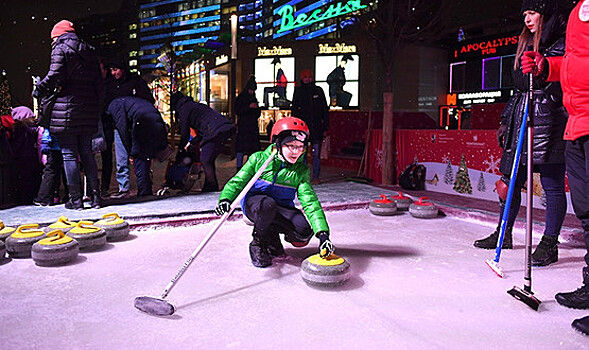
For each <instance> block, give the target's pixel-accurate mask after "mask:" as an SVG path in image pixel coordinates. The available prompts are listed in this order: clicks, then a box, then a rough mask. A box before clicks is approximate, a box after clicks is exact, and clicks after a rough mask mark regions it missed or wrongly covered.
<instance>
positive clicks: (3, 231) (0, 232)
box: [0, 221, 14, 241]
mask: <svg viewBox="0 0 589 350" xmlns="http://www.w3.org/2000/svg"><path fill="white" fill-rule="evenodd" d="M13 233H14V227H6V226H4V222H3V221H0V241H5V240H6V238H8V236H10V235H11V234H13Z"/></svg>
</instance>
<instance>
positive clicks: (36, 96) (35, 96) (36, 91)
mask: <svg viewBox="0 0 589 350" xmlns="http://www.w3.org/2000/svg"><path fill="white" fill-rule="evenodd" d="M41 97H42V96H41V91H39V89H35V90H33V98H36V99H39V98H41Z"/></svg>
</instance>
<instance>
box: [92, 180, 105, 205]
mask: <svg viewBox="0 0 589 350" xmlns="http://www.w3.org/2000/svg"><path fill="white" fill-rule="evenodd" d="M99 188H100V185H99V184H98V181H96V182H95V183H92V184H91V185H90V191H91V192H90V206H91V207H92V208H94V209H100V207H102V198H101V197H100V190H99Z"/></svg>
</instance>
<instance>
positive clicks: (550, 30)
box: [474, 0, 567, 266]
mask: <svg viewBox="0 0 589 350" xmlns="http://www.w3.org/2000/svg"><path fill="white" fill-rule="evenodd" d="M521 11H522V15H523V18H524V24H525V26H524V28H523V30H522V33H521V34H520V36H519V43H518V47H517V52H516V55H515V56H516V57H515V62H514V70H513V72H512V76H513V81H514V85H515V92H514V94H513V96H512V97H511V98H510V99H509V101H508V102H507V104H506V105H505V108H504V109H503V112H502V113H501V124H500V125H499V129H498V130H497V140H498V142H499V146H500V147H502V148H503V155H502V157H501V164H500V166H499V170H500V171H501V172H502V173H503V176H502V178H501V180H500V181H498V182H497V193H498V194H499V201H500V203H501V213H500V215H499V224H498V226H497V229H496V230H495V232H493V233H492V234H491V235H490V236H489V237H487V238H484V239H480V240H477V241H475V242H474V246H475V247H478V248H483V249H495V247H496V246H497V239H498V236H499V234H500V230H501V218H502V216H503V210H504V209H505V200H506V197H507V187H508V184H509V179H510V175H511V168H512V165H513V162H514V158H515V153H516V148H517V142H518V140H517V139H518V135H519V130H520V128H521V127H522V123H523V122H524V120H523V118H524V113H525V108H526V101H527V99H528V93H527V92H528V77H527V75H526V74H525V73H523V72H522V70H521V67H520V64H519V62H520V58H521V56H522V54H523V52H524V51H526V50H537V51H539V52H540V53H541V54H542V55H543V56H547V57H548V56H561V55H562V54H563V53H564V45H565V44H564V32H565V19H564V16H563V15H562V14H561V13H559V11H558V9H557V4H556V1H555V0H524V1H523V4H522V8H521ZM566 120H567V113H566V111H565V109H564V107H563V104H562V90H561V87H560V84H559V83H557V82H546V80H545V79H542V78H541V77H536V78H535V79H534V154H533V161H534V171H535V172H539V173H540V181H541V183H542V188H543V189H544V193H545V194H546V226H545V228H544V234H543V236H542V240H541V241H540V244H538V246H537V248H536V250H535V251H534V253H533V254H532V264H533V265H535V266H545V265H549V264H552V263H554V262H556V261H558V247H557V244H558V236H559V234H560V229H561V227H562V223H563V221H564V217H565V215H566V208H567V201H566V194H565V186H564V184H565V181H564V173H565V164H564V163H565V162H564V149H565V143H564V140H562V134H563V132H564V126H565V124H566ZM526 153H527V152H526V150H525V147H524V150H523V151H522V156H521V157H520V164H519V169H518V172H517V178H516V180H515V190H514V193H513V199H512V203H511V208H510V209H509V217H508V220H507V225H506V231H505V237H504V240H503V246H502V248H503V249H511V248H512V247H513V243H512V233H511V231H512V229H513V223H514V222H515V218H516V217H517V213H518V211H519V208H520V204H521V190H522V188H523V186H524V183H525V181H526V160H527V157H526V156H525V154H526ZM528 188H531V186H528Z"/></svg>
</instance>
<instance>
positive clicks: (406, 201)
mask: <svg viewBox="0 0 589 350" xmlns="http://www.w3.org/2000/svg"><path fill="white" fill-rule="evenodd" d="M391 199H392V200H393V201H394V202H395V203H396V204H397V210H400V211H407V210H409V206H410V205H411V204H413V199H411V198H409V197H407V196H406V195H404V194H403V193H402V192H401V191H399V194H398V195H396V196H391Z"/></svg>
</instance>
